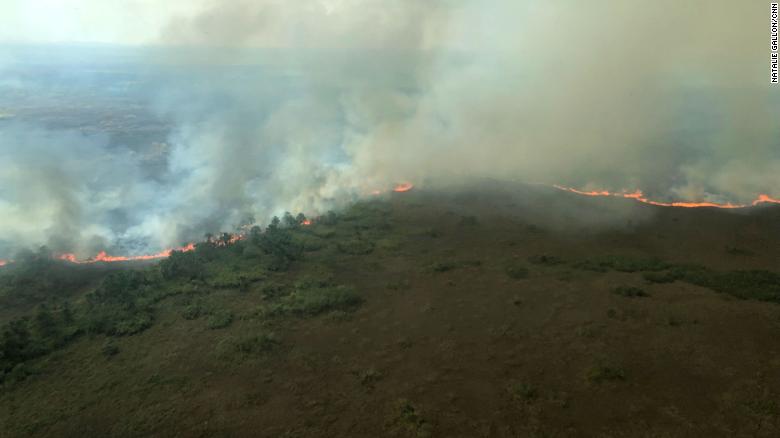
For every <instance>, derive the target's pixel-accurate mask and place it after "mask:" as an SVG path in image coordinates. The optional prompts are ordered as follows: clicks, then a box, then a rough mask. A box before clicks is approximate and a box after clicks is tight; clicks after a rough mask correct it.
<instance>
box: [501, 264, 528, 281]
mask: <svg viewBox="0 0 780 438" xmlns="http://www.w3.org/2000/svg"><path fill="white" fill-rule="evenodd" d="M529 273H530V272H529V271H528V268H526V267H525V266H522V265H510V266H507V268H506V275H508V276H509V277H510V278H514V279H515V280H521V279H523V278H528V275H529Z"/></svg>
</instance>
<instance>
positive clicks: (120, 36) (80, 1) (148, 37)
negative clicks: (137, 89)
mask: <svg viewBox="0 0 780 438" xmlns="http://www.w3.org/2000/svg"><path fill="white" fill-rule="evenodd" d="M203 3H204V1H203V0H163V1H157V0H119V1H117V0H0V12H1V13H0V43H37V44H62V43H101V44H127V45H142V44H147V43H150V42H154V41H155V40H156V39H157V37H158V35H159V33H160V31H161V29H162V28H163V27H164V26H165V25H166V24H167V23H168V22H169V21H170V20H171V19H172V18H173V17H176V16H186V15H187V14H191V13H193V12H194V11H196V10H197V9H198V8H199V7H200V5H201V4H203Z"/></svg>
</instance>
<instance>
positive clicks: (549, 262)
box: [528, 254, 565, 266]
mask: <svg viewBox="0 0 780 438" xmlns="http://www.w3.org/2000/svg"><path fill="white" fill-rule="evenodd" d="M528 262H529V263H531V264H534V265H544V266H556V265H561V264H563V263H565V262H564V261H563V259H561V258H560V257H556V256H553V255H547V254H538V255H533V256H531V257H528Z"/></svg>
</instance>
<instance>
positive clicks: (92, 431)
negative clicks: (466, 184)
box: [0, 185, 780, 437]
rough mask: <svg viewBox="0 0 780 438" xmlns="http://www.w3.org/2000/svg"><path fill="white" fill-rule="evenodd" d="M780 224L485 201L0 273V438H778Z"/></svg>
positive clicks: (414, 203)
mask: <svg viewBox="0 0 780 438" xmlns="http://www.w3.org/2000/svg"><path fill="white" fill-rule="evenodd" d="M778 260H780V208H776V207H774V208H773V207H766V208H757V209H750V210H746V211H740V212H728V211H720V210H716V209H709V208H705V209H678V208H661V207H653V206H647V205H639V204H636V203H634V202H632V201H631V200H625V199H592V198H582V197H579V196H577V195H573V194H569V193H561V192H556V191H554V190H548V189H543V188H539V187H528V186H523V187H516V186H511V187H509V186H506V185H491V186H490V187H481V188H480V189H479V190H476V189H474V190H461V191H458V192H452V193H449V194H442V193H441V192H432V191H413V192H409V193H403V194H392V195H389V196H387V197H381V198H377V199H373V200H369V201H365V202H361V203H358V204H356V205H354V206H352V207H351V208H349V209H346V210H345V211H342V212H338V213H334V214H331V215H326V216H324V217H322V218H320V219H319V220H317V221H315V222H314V223H313V224H312V225H311V226H306V227H302V226H298V225H297V222H290V223H289V224H287V225H285V224H284V223H283V224H280V225H279V227H278V228H276V229H272V230H270V231H265V232H264V233H260V234H255V235H254V236H251V237H250V238H248V239H245V240H243V241H240V242H238V243H235V244H231V245H224V246H222V245H218V244H201V245H199V247H198V249H197V250H196V251H193V252H190V253H176V254H174V256H173V257H171V258H169V259H167V260H165V261H163V262H161V263H159V264H145V265H134V264H131V265H124V266H120V267H117V266H107V265H106V266H91V267H83V266H71V265H67V264H63V263H62V262H55V261H52V260H49V259H47V258H46V257H36V256H34V255H31V256H30V257H29V258H28V259H27V260H26V261H24V262H22V263H16V264H14V265H13V266H7V267H5V268H2V270H0V281H1V282H2V284H1V285H0V293H1V295H0V299H1V300H2V309H0V310H1V311H0V318H2V323H3V332H2V338H1V339H0V341H2V345H1V346H2V349H3V350H2V356H1V357H0V365H1V366H2V373H3V374H2V379H3V387H2V395H0V418H1V421H2V424H3V425H4V428H3V429H2V432H0V433H2V434H3V436H27V435H34V436H73V435H81V436H107V435H112V436H172V435H179V436H286V437H297V436H301V437H321V436H339V437H342V436H399V437H402V436H412V437H420V436H442V437H455V436H463V437H473V436H690V435H696V436H776V435H777V434H778V433H779V432H780V403H778V401H777V400H779V399H780V398H779V396H780V382H778V381H777V379H776V378H775V377H776V375H777V372H778V370H780V345H778V343H777V333H778V332H779V331H780V307H778V305H777V303H780V273H779V271H778V269H780V267H778V265H777V261H778Z"/></svg>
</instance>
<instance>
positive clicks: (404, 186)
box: [393, 182, 414, 193]
mask: <svg viewBox="0 0 780 438" xmlns="http://www.w3.org/2000/svg"><path fill="white" fill-rule="evenodd" d="M413 188H414V184H412V183H410V182H404V183H401V184H398V185H397V186H395V188H393V191H394V192H396V193H403V192H408V191H409V190H412V189H413Z"/></svg>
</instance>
